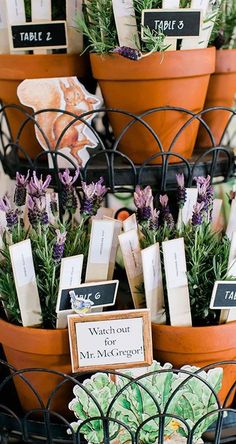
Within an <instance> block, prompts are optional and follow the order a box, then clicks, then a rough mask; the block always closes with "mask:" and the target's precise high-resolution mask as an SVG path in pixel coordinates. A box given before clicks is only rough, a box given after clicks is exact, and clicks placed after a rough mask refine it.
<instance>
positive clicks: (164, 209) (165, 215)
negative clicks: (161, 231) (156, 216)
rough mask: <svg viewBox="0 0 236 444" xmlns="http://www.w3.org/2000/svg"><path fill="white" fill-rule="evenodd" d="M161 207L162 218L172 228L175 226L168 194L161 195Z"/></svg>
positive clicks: (164, 223)
mask: <svg viewBox="0 0 236 444" xmlns="http://www.w3.org/2000/svg"><path fill="white" fill-rule="evenodd" d="M159 200H160V204H161V208H160V220H161V223H162V224H163V225H166V226H167V227H168V228H169V229H170V230H172V229H173V228H174V226H175V222H174V218H173V216H172V214H171V212H170V209H169V205H168V202H169V199H168V196H167V194H164V195H161V196H160V197H159Z"/></svg>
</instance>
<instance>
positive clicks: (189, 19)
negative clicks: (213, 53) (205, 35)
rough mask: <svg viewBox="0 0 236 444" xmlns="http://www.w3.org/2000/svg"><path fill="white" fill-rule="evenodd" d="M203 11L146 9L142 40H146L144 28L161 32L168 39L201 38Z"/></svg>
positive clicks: (143, 16)
mask: <svg viewBox="0 0 236 444" xmlns="http://www.w3.org/2000/svg"><path fill="white" fill-rule="evenodd" d="M200 26H201V10H193V9H178V10H176V9H173V10H166V9H144V10H143V11H142V35H141V37H142V40H145V36H144V31H143V30H144V28H149V29H150V30H151V31H157V32H158V31H160V32H162V33H163V34H165V35H166V36H167V37H176V38H179V39H182V38H186V37H194V36H196V37H197V36H199V34H200Z"/></svg>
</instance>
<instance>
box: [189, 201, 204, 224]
mask: <svg viewBox="0 0 236 444" xmlns="http://www.w3.org/2000/svg"><path fill="white" fill-rule="evenodd" d="M203 208H204V202H200V203H199V202H197V203H196V204H195V205H194V207H193V215H192V225H195V226H196V225H201V224H202V221H203V215H202V210H203Z"/></svg>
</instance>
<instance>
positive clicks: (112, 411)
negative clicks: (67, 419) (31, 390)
mask: <svg viewBox="0 0 236 444" xmlns="http://www.w3.org/2000/svg"><path fill="white" fill-rule="evenodd" d="M171 369H172V365H171V364H168V363H167V364H165V365H164V366H163V367H162V366H161V365H160V364H159V363H157V362H155V361H154V362H153V364H152V365H151V366H150V367H149V368H148V370H147V372H148V373H145V375H143V376H142V377H140V378H138V381H139V382H135V381H134V382H133V381H132V379H131V378H130V377H132V372H125V373H123V375H127V377H126V376H117V377H116V379H115V381H114V380H112V379H111V378H110V376H109V375H107V374H105V373H96V374H95V375H93V376H91V378H90V379H87V380H85V381H84V382H83V384H81V385H76V386H75V387H74V390H73V393H74V395H75V398H74V399H73V400H72V401H71V402H70V404H69V409H70V410H72V411H73V412H74V414H75V416H76V418H77V421H76V422H73V423H72V424H71V428H72V429H73V430H74V431H77V430H78V432H80V433H82V434H83V435H84V437H85V439H86V440H87V441H88V443H89V444H102V443H103V442H104V434H103V424H102V420H101V419H100V417H101V414H103V415H104V416H106V415H107V417H109V434H110V440H111V442H112V443H113V444H129V443H131V433H130V432H132V433H135V432H136V431H137V429H138V427H140V432H139V437H138V442H139V443H140V444H152V443H156V441H157V439H158V433H159V421H160V419H159V417H158V413H162V412H164V413H166V414H168V416H166V417H165V420H164V440H168V443H169V444H171V442H176V443H177V442H181V440H183V438H186V437H187V436H188V434H189V431H190V430H192V429H193V428H194V425H195V424H196V423H197V421H199V420H201V419H202V418H203V416H204V415H205V414H207V413H209V412H213V411H214V410H216V409H217V408H218V404H217V401H216V397H215V396H214V394H213V392H212V390H210V389H209V388H208V386H207V385H206V384H205V382H204V381H206V382H207V383H208V384H210V386H211V388H212V389H214V391H215V392H216V393H218V391H219V390H220V388H221V382H222V376H223V370H222V368H214V369H212V370H209V371H208V372H207V373H206V372H205V371H200V373H198V375H199V377H200V378H201V380H200V379H198V378H197V377H196V376H194V377H192V376H189V373H190V374H192V373H193V372H195V371H196V370H198V368H197V367H191V366H184V367H182V368H181V370H182V372H181V370H180V371H179V372H178V373H175V372H172V371H171ZM184 372H186V373H184ZM175 391H176V392H175ZM118 393H119V395H118ZM90 394H91V395H92V396H90ZM172 394H174V396H173V398H172V400H171V401H170V402H169V403H168V400H169V398H170V396H171V395H172ZM116 395H117V397H116V399H115V401H113V399H114V397H115V396H116ZM92 397H93V398H92ZM94 400H96V401H97V403H98V404H99V405H100V408H101V410H100V411H99V407H98V405H97V404H96V401H94ZM167 403H168V404H167ZM158 408H159V412H158ZM165 408H166V411H165ZM155 415H156V416H155ZM171 415H174V417H173V416H171ZM89 418H91V420H90V421H88V422H87V423H86V424H82V423H83V421H85V420H88V419H89ZM92 418H96V419H92ZM216 419H217V414H216V413H213V414H212V415H210V416H208V417H207V418H205V419H203V420H202V421H201V422H200V423H199V425H198V426H197V427H196V429H195V430H194V442H197V441H198V440H199V438H200V437H201V435H202V433H203V432H204V431H206V430H207V429H208V427H209V426H210V425H211V424H212V423H213V422H214V421H215V420H216ZM116 421H120V422H121V423H122V425H120V424H118V422H116ZM145 421H146V422H145ZM70 432H71V431H70ZM172 440H173V441H172Z"/></svg>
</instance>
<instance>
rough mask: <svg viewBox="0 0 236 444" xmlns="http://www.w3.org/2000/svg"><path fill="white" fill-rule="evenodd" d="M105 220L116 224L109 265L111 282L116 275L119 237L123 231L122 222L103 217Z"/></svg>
mask: <svg viewBox="0 0 236 444" xmlns="http://www.w3.org/2000/svg"><path fill="white" fill-rule="evenodd" d="M103 218H104V219H105V220H113V221H114V224H115V226H114V234H113V239H112V247H111V255H110V263H109V269H108V277H107V279H109V280H111V279H113V274H114V269H115V263H116V255H117V249H118V246H119V235H120V234H121V230H122V222H121V221H120V220H117V219H110V218H109V217H107V216H103Z"/></svg>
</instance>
